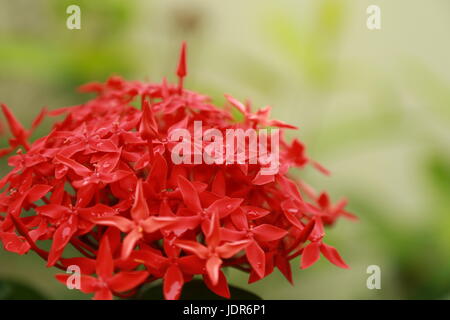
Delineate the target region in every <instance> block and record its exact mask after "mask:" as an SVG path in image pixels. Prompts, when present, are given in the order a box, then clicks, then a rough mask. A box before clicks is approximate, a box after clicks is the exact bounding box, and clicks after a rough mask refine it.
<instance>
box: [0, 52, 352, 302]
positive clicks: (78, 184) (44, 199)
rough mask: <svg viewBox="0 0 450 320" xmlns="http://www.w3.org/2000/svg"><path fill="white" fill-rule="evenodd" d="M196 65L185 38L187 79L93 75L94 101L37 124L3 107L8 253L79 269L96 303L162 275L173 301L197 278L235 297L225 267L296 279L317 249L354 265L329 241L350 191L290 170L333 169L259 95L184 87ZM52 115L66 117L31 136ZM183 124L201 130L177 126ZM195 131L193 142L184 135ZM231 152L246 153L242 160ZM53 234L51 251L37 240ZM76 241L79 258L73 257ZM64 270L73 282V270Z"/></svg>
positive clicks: (181, 71)
mask: <svg viewBox="0 0 450 320" xmlns="http://www.w3.org/2000/svg"><path fill="white" fill-rule="evenodd" d="M186 74H187V72H186V46H185V44H183V46H182V50H181V58H180V62H179V66H178V69H177V75H178V77H179V83H178V84H175V85H172V84H168V83H167V82H166V81H165V80H164V81H163V82H162V83H161V84H148V83H142V82H138V81H132V82H128V81H125V80H123V79H121V78H119V77H111V78H110V79H109V80H108V81H107V82H106V83H90V84H87V85H84V86H82V87H81V91H82V92H94V93H96V94H97V97H96V98H94V99H92V100H90V101H88V102H86V103H84V104H82V105H77V106H73V107H66V108H62V109H57V110H53V111H47V110H43V111H42V112H41V113H40V114H39V115H38V117H37V118H36V120H35V121H34V122H33V123H32V125H31V128H30V129H29V130H27V129H25V128H24V127H23V126H22V125H21V124H20V123H19V122H18V121H17V119H16V118H15V117H14V115H13V114H12V113H11V111H10V110H9V109H8V107H7V106H6V105H1V109H2V112H3V114H4V116H5V118H6V122H7V124H8V127H9V129H10V133H11V138H10V139H9V140H8V144H7V147H6V148H3V149H0V155H1V156H6V155H8V154H10V153H12V152H14V151H16V155H13V156H11V157H9V159H8V164H9V166H11V167H12V170H11V171H10V172H9V173H8V174H6V176H4V177H3V178H2V179H0V189H1V190H3V192H2V193H0V240H1V242H2V243H3V247H4V249H5V250H8V251H11V252H16V253H18V254H25V253H27V252H29V251H30V250H31V251H34V252H36V253H37V254H38V255H39V256H40V257H42V258H43V259H44V260H45V261H46V263H47V266H48V267H51V266H54V267H57V268H60V269H62V270H64V271H66V270H67V268H69V267H70V266H73V265H76V266H78V267H79V268H80V270H81V273H82V275H81V276H80V288H79V289H80V290H81V291H83V292H85V293H94V294H95V295H94V298H95V299H112V297H113V295H116V296H119V297H124V296H126V297H130V296H131V297H132V296H133V295H134V294H135V293H136V292H138V290H139V289H140V288H141V287H142V286H143V285H144V284H148V283H150V282H153V281H156V280H158V279H162V281H163V293H164V296H165V298H166V299H178V298H179V297H180V294H181V292H182V287H183V284H185V283H186V282H188V281H191V280H192V279H193V277H196V276H197V277H198V276H200V277H202V278H203V280H204V283H205V284H206V286H207V287H208V288H209V289H210V290H211V291H213V292H215V293H216V294H218V295H221V296H224V297H227V298H229V297H230V291H229V287H228V285H227V279H226V276H225V274H224V273H223V268H225V267H234V268H237V269H239V270H242V271H244V272H248V273H249V283H252V282H255V281H258V280H261V279H263V278H264V277H266V276H268V275H269V274H271V273H272V272H273V271H274V269H275V268H278V269H279V270H280V271H281V272H282V274H283V275H284V276H285V277H286V279H287V280H288V281H290V282H292V273H291V265H290V260H292V259H294V258H296V257H298V256H300V257H301V259H300V266H301V268H307V267H310V266H311V265H313V264H314V263H315V262H316V261H317V260H318V259H319V257H320V255H323V256H324V257H325V258H326V259H328V260H329V261H330V262H331V263H333V264H335V265H337V266H338V267H342V268H347V265H346V264H345V262H344V261H343V259H342V258H341V256H340V255H339V253H338V252H337V250H336V249H335V248H334V247H332V246H330V245H328V244H326V243H325V242H324V238H325V233H324V226H326V225H331V224H333V223H334V222H335V221H336V220H337V219H338V218H340V217H341V216H344V217H348V218H354V216H353V215H352V214H350V213H349V212H347V211H346V210H345V205H346V201H345V200H342V201H341V202H339V203H338V204H336V205H333V204H332V203H331V201H330V198H329V196H328V194H327V193H325V192H322V193H316V192H315V191H314V190H313V189H312V188H311V187H310V186H309V185H307V184H306V183H305V182H304V181H302V180H296V179H294V178H293V177H290V176H289V175H288V170H289V169H290V168H291V167H296V168H304V167H305V166H306V165H312V166H313V167H315V168H317V169H318V170H320V171H321V172H323V173H325V174H328V172H327V171H326V170H325V169H324V168H323V167H322V166H320V165H319V164H318V163H316V162H314V161H312V160H311V159H310V158H309V157H308V156H307V155H306V154H305V146H304V145H303V144H302V142H300V141H299V140H297V139H295V140H294V141H292V142H291V143H288V142H286V141H285V140H284V135H283V131H284V130H289V129H295V127H294V126H291V125H288V124H286V123H284V122H281V121H277V120H271V119H270V118H269V111H270V108H268V107H266V108H264V109H261V110H259V111H256V113H253V112H252V110H251V108H250V105H249V104H243V103H241V102H239V101H238V100H236V99H235V98H233V97H231V96H229V95H226V98H227V100H228V104H227V105H226V106H225V107H224V108H219V107H217V106H215V105H213V104H212V103H211V102H210V100H209V99H208V97H207V96H204V95H201V94H199V93H196V92H192V91H189V90H186V89H185V88H184V87H183V80H184V78H185V76H186ZM136 101H137V102H138V104H140V107H138V108H137V107H135V105H136V103H135V102H136ZM233 108H234V109H235V111H236V112H235V113H239V114H240V117H238V119H235V118H234V117H233V116H232V114H233V112H232V111H233ZM45 116H64V119H63V120H62V121H60V122H57V123H56V124H55V125H54V126H53V129H52V130H51V132H50V133H49V134H48V135H46V136H44V137H42V138H39V139H37V140H36V141H34V142H33V143H31V142H29V141H28V139H29V137H30V135H31V133H32V132H33V130H34V129H35V128H36V127H37V126H38V125H39V124H40V123H41V121H42V119H43V118H44V117H45ZM199 123H201V125H202V131H203V132H205V133H206V132H208V130H209V129H214V134H213V135H210V137H209V138H210V139H204V138H205V137H203V139H197V138H198V137H197V136H196V133H195V132H194V131H195V130H194V129H195V128H194V127H195V126H197V125H198V124H199ZM269 128H270V129H269ZM5 129H6V128H5ZM180 129H182V130H184V131H183V132H184V133H186V132H188V133H191V134H187V135H186V134H183V135H181V136H180V135H176V134H173V133H174V132H176V130H180ZM267 129H269V131H274V130H279V134H277V135H275V136H274V135H271V134H267V135H266V136H265V138H266V140H265V142H264V143H261V142H260V141H257V140H255V141H257V145H256V147H255V145H253V146H252V145H251V141H249V143H248V144H246V143H245V142H246V141H247V140H252V139H251V134H249V135H247V136H245V137H244V138H243V139H241V143H240V144H239V143H237V145H238V150H233V149H230V148H229V147H230V141H229V140H227V141H226V142H225V143H223V141H220V142H221V143H217V142H218V141H217V139H218V137H220V136H222V137H225V136H227V137H228V135H227V132H229V130H241V132H246V133H248V132H250V133H251V130H254V131H255V132H256V133H258V134H259V133H260V132H261V131H263V130H267ZM249 130H250V131H249ZM3 131H5V130H3ZM4 133H5V132H4ZM4 133H3V134H4ZM174 136H177V138H176V139H173V137H174ZM186 136H187V137H188V138H187V139H192V141H189V142H192V143H186V141H184V142H180V141H179V140H177V139H180V138H183V139H185V137H186ZM212 136H214V137H215V138H214V139H211V137H212ZM235 138H236V139H239V137H238V136H235ZM233 139H234V138H233ZM273 139H278V140H277V141H275V142H276V144H273V142H274V141H270V140H273ZM263 140H264V139H263ZM179 143H184V144H183V147H182V148H179ZM186 146H188V147H186ZM252 148H253V149H252ZM261 148H262V150H264V153H265V154H266V155H267V154H273V152H274V151H275V149H276V152H277V153H279V154H277V155H276V157H275V158H276V159H277V161H279V163H278V164H277V168H278V170H276V171H274V172H270V171H269V173H268V171H264V169H265V168H266V167H267V166H270V164H269V163H268V162H270V159H274V158H271V157H269V159H268V161H263V162H261V161H252V160H254V159H252V157H253V156H254V155H255V154H257V153H258V151H259V150H260V149H261ZM180 150H181V153H182V154H181V156H182V157H184V158H186V157H187V156H194V158H195V157H197V158H196V159H197V160H198V159H199V158H198V157H199V156H200V157H202V155H205V154H206V155H209V156H210V157H212V158H213V160H214V159H217V157H215V156H214V155H216V156H217V155H223V154H226V160H225V161H222V160H221V161H173V159H174V157H173V155H174V153H179V152H180ZM230 150H231V151H230ZM252 153H253V155H252ZM178 155H180V154H178ZM234 156H236V157H237V158H238V161H231V160H232V159H230V157H231V158H232V157H234ZM175 158H176V157H175ZM200 159H201V158H200ZM210 160H211V159H210ZM246 160H248V161H246ZM266 160H267V159H266ZM45 240H47V241H49V242H50V243H51V247H50V249H49V251H46V250H44V249H42V248H41V247H40V246H41V245H40V244H41V242H42V241H45ZM68 247H72V248H74V249H76V252H78V253H79V254H78V255H76V256H72V257H67V256H66V255H65V249H66V248H68ZM72 251H73V250H72ZM66 254H67V253H66ZM56 278H57V279H58V280H59V281H60V282H62V283H66V282H67V281H68V278H69V275H68V274H67V273H65V274H61V275H58V276H57V277H56Z"/></svg>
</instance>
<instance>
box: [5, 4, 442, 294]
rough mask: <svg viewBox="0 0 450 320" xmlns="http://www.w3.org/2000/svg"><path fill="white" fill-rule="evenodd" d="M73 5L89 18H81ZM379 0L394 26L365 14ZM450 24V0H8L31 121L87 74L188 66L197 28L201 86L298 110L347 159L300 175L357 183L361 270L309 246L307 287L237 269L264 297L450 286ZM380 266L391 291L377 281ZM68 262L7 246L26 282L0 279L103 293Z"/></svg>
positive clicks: (15, 73)
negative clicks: (61, 272)
mask: <svg viewBox="0 0 450 320" xmlns="http://www.w3.org/2000/svg"><path fill="white" fill-rule="evenodd" d="M70 4H78V5H79V6H80V7H81V18H82V22H81V30H68V29H67V28H66V19H67V17H68V15H67V14H66V8H67V6H68V5H70ZM371 4H376V5H379V6H380V7H381V10H382V12H381V13H382V29H381V30H377V31H371V30H368V29H367V27H366V19H367V14H366V8H367V7H368V6H369V5H371ZM449 30H450V2H449V1H448V0H433V1H421V0H396V1H389V0H359V1H354V0H348V1H344V0H278V1H270V0H246V1H241V0H227V1H220V2H218V1H211V0H190V1H175V0H170V1H169V0H158V1H154V0H128V1H122V0H108V1H88V0H84V1H77V0H70V1H68V0H48V1H44V0H15V1H9V0H0V100H1V101H2V102H5V103H6V104H8V105H9V107H10V108H11V109H12V110H13V111H14V112H15V114H16V115H17V117H18V118H19V119H20V120H21V121H23V122H24V123H25V124H27V125H28V124H30V123H31V121H32V118H33V117H34V116H36V115H37V114H38V112H39V111H40V109H41V108H42V107H44V106H47V107H48V108H50V109H53V108H58V107H62V106H68V105H74V104H78V103H82V102H83V101H86V100H87V99H89V98H90V97H89V96H88V95H81V94H79V93H77V92H76V90H75V89H76V87H78V86H79V85H81V84H83V83H85V82H89V81H93V80H98V81H104V80H105V79H106V78H107V77H108V76H110V75H111V74H120V75H123V76H124V77H125V78H127V79H138V80H148V81H160V80H161V78H162V77H163V76H166V77H168V79H169V80H175V75H174V71H175V67H176V63H177V57H178V48H179V46H180V43H181V41H182V40H186V41H187V42H188V45H189V48H188V57H189V58H188V59H189V76H188V78H187V82H186V85H187V87H188V88H190V89H194V90H198V91H201V92H204V93H207V94H209V95H210V96H211V97H212V98H213V99H214V102H216V103H217V104H222V103H223V102H224V99H223V93H230V94H233V95H234V96H236V97H238V98H240V99H247V98H249V99H252V101H253V102H254V105H255V106H258V107H263V106H265V105H267V104H269V105H271V106H272V107H273V116H274V117H275V118H280V119H281V120H284V121H288V122H290V123H292V124H295V125H298V126H299V127H300V132H298V133H296V134H299V135H300V138H301V139H302V140H303V141H305V142H306V144H307V146H308V147H309V150H308V151H309V154H310V155H311V156H312V157H313V158H314V159H316V160H318V161H320V162H321V163H323V164H324V165H325V166H326V167H328V168H329V169H330V170H331V171H332V173H333V174H332V176H331V178H328V177H323V176H321V175H320V174H318V173H316V172H315V171H313V170H305V171H302V172H295V174H301V175H303V176H304V177H305V179H307V180H308V181H311V182H312V184H313V185H314V186H316V187H318V189H319V190H320V189H328V190H330V191H331V194H332V196H333V199H334V200H338V199H339V198H340V197H341V196H346V197H347V198H348V199H349V200H350V207H349V208H350V209H351V211H352V212H355V213H356V214H357V215H358V216H359V218H360V221H359V222H349V221H340V222H339V223H338V224H337V225H336V226H335V227H334V228H333V229H331V230H330V232H329V235H328V242H329V243H330V244H333V245H335V246H336V247H337V248H338V249H339V250H340V252H341V254H342V255H343V257H344V258H345V259H346V261H347V262H348V264H349V265H350V266H351V270H341V269H339V268H337V267H335V266H333V265H331V264H330V263H328V262H327V261H326V260H324V259H321V261H319V263H318V264H317V265H315V267H313V268H310V269H307V270H298V265H299V261H298V259H296V260H294V261H293V263H292V265H293V267H294V270H295V271H294V274H295V286H291V285H290V284H289V283H288V282H287V281H285V280H284V278H282V276H281V275H280V274H279V273H274V274H272V275H271V276H269V277H267V278H266V279H264V280H263V281H260V282H258V283H256V284H252V285H250V286H248V285H247V284H246V275H245V274H243V273H241V272H239V271H231V272H229V274H228V275H229V279H230V282H231V283H232V284H235V285H237V286H240V287H243V288H246V289H249V290H251V291H253V292H255V293H257V294H259V295H260V296H261V297H263V298H264V299H450V212H449V211H450V210H449V207H450V152H449V151H450V61H449V58H448V57H449V56H450V45H449V41H448V32H449ZM50 125H51V122H50V121H47V122H45V124H44V126H42V128H41V129H40V130H39V131H38V132H36V133H35V136H36V137H37V136H40V135H42V134H45V132H47V131H48V129H49V127H50ZM5 140H6V139H5V138H4V136H2V137H0V148H1V147H4V146H6V141H5ZM0 161H1V162H0V173H1V174H2V175H3V174H5V172H6V171H7V166H6V161H5V159H1V160H0ZM369 265H378V266H380V268H381V272H382V283H381V285H382V288H381V290H369V289H367V287H366V279H367V277H368V276H369V274H367V273H366V268H367V267H368V266H369ZM56 272H57V270H54V269H47V268H46V267H45V265H44V263H43V261H41V260H40V258H38V257H37V256H36V255H35V254H33V253H30V254H28V255H26V256H18V255H15V254H11V253H8V252H5V251H4V250H3V249H2V250H0V279H1V280H0V297H1V296H2V295H3V296H6V295H8V294H9V296H10V297H11V292H6V291H8V290H9V291H11V286H5V285H3V286H2V285H1V281H16V282H20V283H22V284H23V286H29V287H31V288H34V289H35V290H36V291H37V292H39V293H40V294H41V295H42V296H44V297H46V298H50V299H86V298H88V297H87V296H85V295H82V294H80V293H78V292H76V291H70V290H67V289H66V288H65V287H64V286H62V285H60V284H59V283H58V282H56V281H55V280H54V278H53V275H54V274H55V273H56ZM17 288H18V289H17ZM17 288H16V289H14V290H18V291H17V292H19V291H20V290H21V289H20V288H19V287H17ZM13 296H14V294H13ZM17 296H19V294H18V295H17Z"/></svg>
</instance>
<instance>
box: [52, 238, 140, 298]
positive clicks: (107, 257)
mask: <svg viewBox="0 0 450 320" xmlns="http://www.w3.org/2000/svg"><path fill="white" fill-rule="evenodd" d="M95 271H96V273H97V276H98V277H97V278H94V277H92V276H88V275H81V281H80V284H81V288H80V290H81V291H83V292H84V293H94V299H95V300H110V299H112V295H113V293H120V292H126V291H129V290H131V289H133V288H135V287H136V286H138V285H140V284H142V282H143V281H144V280H145V279H146V278H147V277H148V272H147V271H130V272H126V271H123V272H119V273H116V274H114V261H113V258H112V256H111V248H110V245H109V239H108V237H107V236H105V237H103V239H102V241H101V243H100V248H99V250H98V254H97V260H96V264H95ZM69 277H70V275H69V274H58V275H56V279H58V281H60V282H62V283H64V284H66V282H67V279H68V278H69Z"/></svg>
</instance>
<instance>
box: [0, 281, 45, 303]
mask: <svg viewBox="0 0 450 320" xmlns="http://www.w3.org/2000/svg"><path fill="white" fill-rule="evenodd" d="M45 299H46V297H45V296H44V295H42V294H41V293H40V292H38V291H37V290H36V289H34V288H32V287H30V286H28V285H26V284H24V283H21V282H19V281H16V280H5V279H0V300H45Z"/></svg>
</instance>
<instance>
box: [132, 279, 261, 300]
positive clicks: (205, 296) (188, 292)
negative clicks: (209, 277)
mask: <svg viewBox="0 0 450 320" xmlns="http://www.w3.org/2000/svg"><path fill="white" fill-rule="evenodd" d="M229 287H230V294H231V299H232V300H262V299H261V297H259V296H257V295H256V294H254V293H252V292H250V291H247V290H244V289H241V288H238V287H235V286H229ZM137 298H138V299H140V300H162V299H164V297H163V287H162V284H158V285H154V286H151V287H150V288H148V289H145V290H143V291H141V292H140V294H139V295H138V297H137ZM180 299H182V300H227V299H225V298H223V297H220V296H218V295H216V294H215V293H214V292H212V291H211V290H209V289H208V288H207V287H206V286H205V284H204V283H203V281H202V280H192V281H190V282H188V283H186V284H185V285H184V286H183V292H182V293H181V297H180Z"/></svg>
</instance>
